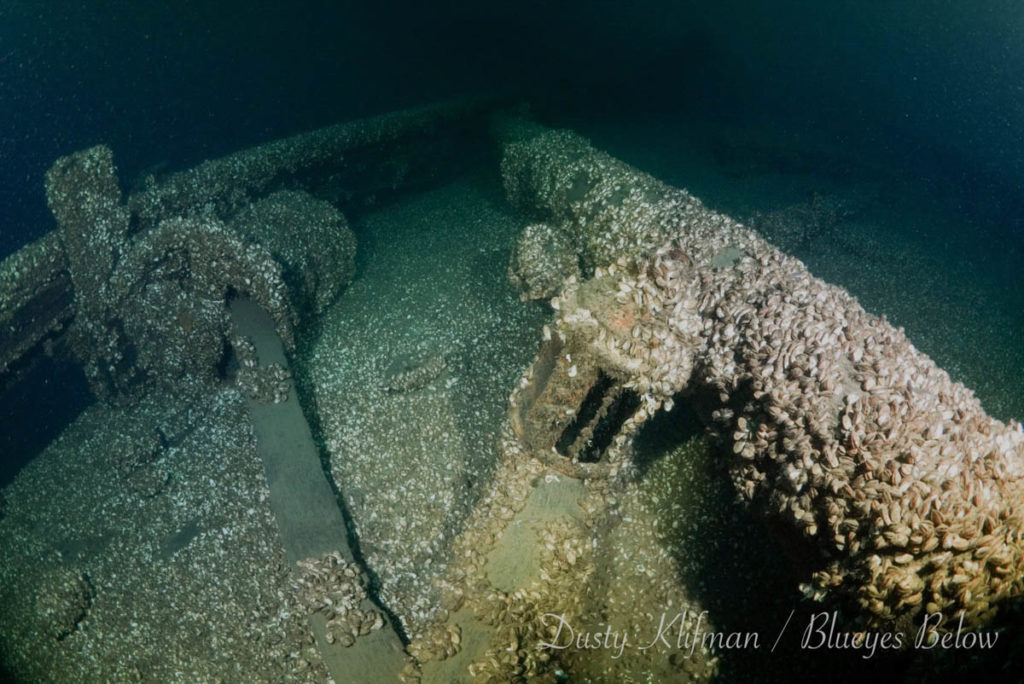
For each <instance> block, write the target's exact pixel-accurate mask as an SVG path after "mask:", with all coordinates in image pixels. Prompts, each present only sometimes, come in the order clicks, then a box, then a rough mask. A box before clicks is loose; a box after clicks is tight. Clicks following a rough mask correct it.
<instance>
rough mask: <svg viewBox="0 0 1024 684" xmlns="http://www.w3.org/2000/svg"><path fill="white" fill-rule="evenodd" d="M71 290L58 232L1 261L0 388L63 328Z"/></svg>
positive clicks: (69, 310) (68, 313)
mask: <svg viewBox="0 0 1024 684" xmlns="http://www.w3.org/2000/svg"><path fill="white" fill-rule="evenodd" d="M72 292H73V289H72V285H71V277H70V274H69V273H68V266H67V257H66V255H65V253H64V246H63V244H62V243H61V238H60V233H59V232H58V231H53V232H52V233H48V234H47V235H45V236H43V237H41V238H40V239H38V240H36V241H35V242H32V243H30V244H28V245H25V246H24V247H22V248H21V249H20V250H18V251H17V252H15V253H14V254H11V255H10V256H8V257H7V258H6V259H4V260H3V261H0V330H3V331H4V334H3V335H2V336H0V379H3V381H4V384H3V385H0V388H3V389H6V385H7V384H9V383H10V382H12V381H13V380H14V379H15V378H16V376H17V371H18V370H19V369H20V370H23V369H24V367H25V366H26V365H29V364H31V363H32V361H33V360H34V359H35V358H37V357H38V354H34V353H33V352H34V351H35V350H39V349H43V348H44V347H46V346H47V343H52V341H53V339H54V338H55V337H57V336H59V335H60V333H61V332H62V331H63V330H64V329H65V327H66V326H67V324H68V322H69V321H70V320H71V318H72V316H73V315H74V301H73V296H72Z"/></svg>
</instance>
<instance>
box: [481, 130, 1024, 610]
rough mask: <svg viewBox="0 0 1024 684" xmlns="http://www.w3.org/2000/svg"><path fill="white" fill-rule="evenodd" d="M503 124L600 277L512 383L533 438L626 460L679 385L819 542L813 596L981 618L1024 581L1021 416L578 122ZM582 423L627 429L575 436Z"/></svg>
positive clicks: (519, 181) (738, 465)
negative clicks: (632, 163)
mask: <svg viewBox="0 0 1024 684" xmlns="http://www.w3.org/2000/svg"><path fill="white" fill-rule="evenodd" d="M499 130H500V131H503V132H504V135H505V140H506V141H507V145H506V149H505V158H504V160H503V162H502V168H503V173H504V175H505V180H506V188H507V191H508V194H509V198H510V200H512V201H513V202H515V203H517V204H518V205H520V206H523V207H525V208H528V209H530V210H531V211H532V212H533V213H535V214H542V215H545V216H546V217H548V218H549V219H550V220H556V221H560V222H561V223H562V225H564V226H565V230H567V231H569V232H570V233H571V234H572V235H573V236H574V237H575V238H576V241H577V244H579V245H580V246H581V247H580V253H579V254H580V257H581V259H582V260H583V261H584V263H585V264H586V266H587V271H586V276H587V279H586V280H582V281H581V280H579V279H577V278H575V277H573V276H572V275H571V274H569V273H566V274H565V275H566V281H565V285H564V288H563V290H562V292H561V294H560V295H558V296H557V297H556V298H554V299H553V300H552V306H553V308H554V309H555V316H556V318H555V324H554V331H553V332H551V333H546V335H545V337H549V336H550V339H548V340H547V341H546V342H545V345H544V348H543V349H542V351H541V353H540V354H539V355H538V357H537V359H536V361H535V362H534V364H533V365H532V366H531V367H530V369H528V370H527V372H526V374H525V375H524V376H523V379H522V381H521V383H520V388H518V389H517V390H516V391H515V392H514V393H513V396H512V399H511V403H512V406H511V409H510V421H511V424H512V426H513V428H514V429H515V430H516V431H517V433H518V435H519V437H520V439H522V440H523V442H524V443H525V444H526V445H527V446H528V447H529V448H530V451H531V452H532V453H534V454H536V455H537V456H538V458H542V459H545V460H546V461H547V462H552V461H555V462H557V461H558V460H561V461H562V463H563V469H564V470H568V471H570V472H571V471H572V470H573V469H574V468H577V469H578V468H587V467H589V469H588V471H586V473H584V474H589V473H592V472H593V471H594V470H595V468H596V466H593V465H590V464H587V463H585V461H586V460H596V461H597V462H598V463H603V464H604V469H603V470H602V471H600V472H602V473H603V474H606V475H613V474H615V473H617V472H618V471H619V469H620V468H621V467H626V466H628V465H629V458H628V454H629V447H630V444H631V440H632V437H633V435H634V434H635V433H636V431H637V429H638V428H639V427H640V425H642V424H643V423H644V422H645V421H646V420H647V419H648V418H649V417H650V416H651V415H653V413H654V412H655V411H657V410H658V409H660V408H666V409H671V406H672V403H673V402H674V401H675V400H676V399H678V398H679V396H680V394H681V395H682V396H683V397H684V398H685V399H686V400H687V401H689V402H691V403H692V404H693V405H694V406H695V408H696V409H697V410H698V412H699V413H700V414H701V415H702V417H703V418H704V419H705V421H706V423H707V425H708V427H709V429H710V430H711V431H712V432H713V433H714V434H715V435H717V437H718V438H719V439H720V440H721V441H722V443H723V445H724V447H725V450H726V451H727V452H728V453H730V454H731V460H730V468H731V472H732V477H733V480H734V482H735V484H736V486H737V488H738V490H739V492H740V494H741V496H742V497H743V498H744V499H745V500H746V501H748V502H749V503H750V504H751V505H752V506H753V507H755V508H756V509H757V510H759V511H761V512H762V513H763V514H765V515H766V516H768V517H770V518H774V519H777V520H781V521H783V522H785V523H786V524H787V525H788V528H789V529H790V530H792V531H793V532H794V533H796V534H797V535H799V536H802V537H803V538H804V539H805V542H806V544H805V548H807V549H808V550H809V551H810V550H816V551H817V554H818V555H817V558H818V559H820V560H819V561H818V565H819V567H820V568H822V569H820V570H818V571H817V572H815V574H814V575H813V577H812V578H811V581H810V582H809V584H808V585H807V587H806V591H807V592H808V594H809V595H811V596H814V597H817V598H823V597H825V596H835V597H839V598H840V599H842V600H846V601H849V602H850V603H851V604H852V605H853V606H855V607H856V608H857V611H858V612H859V614H860V616H861V618H862V620H863V622H864V623H866V624H869V625H877V624H883V623H891V622H892V621H896V620H914V619H920V617H921V614H922V612H924V611H927V612H928V613H934V612H936V611H943V614H944V615H945V616H946V617H947V619H948V618H950V617H951V616H957V617H959V616H963V617H964V623H965V625H968V626H977V625H982V624H985V623H987V622H988V621H990V620H991V619H992V617H993V616H994V614H995V612H996V610H997V609H998V607H999V606H1000V604H1002V603H1003V602H1004V601H1006V600H1007V599H1010V598H1012V597H1017V596H1019V595H1020V594H1021V593H1022V592H1024V580H1022V579H1021V578H1022V576H1024V572H1022V571H1024V550H1022V544H1021V539H1022V538H1024V522H1022V518H1021V512H1020V502H1021V501H1024V432H1022V430H1021V425H1020V424H1019V423H1017V422H1013V421H1012V422H1011V423H1009V424H1004V423H1002V422H1000V421H997V420H994V419H992V418H990V417H989V416H987V415H986V414H985V412H984V411H983V409H982V408H981V405H980V404H979V402H978V401H977V399H976V398H975V397H974V396H973V394H972V393H971V392H970V390H968V389H966V388H965V387H963V386H962V385H960V384H959V383H955V382H953V381H952V380H951V379H950V378H949V376H948V375H947V374H946V373H945V372H943V371H942V370H940V369H939V368H937V367H936V366H935V364H934V363H933V362H932V361H931V360H930V359H928V358H927V357H926V356H925V355H924V354H922V353H920V352H919V351H917V350H916V349H915V348H914V347H913V346H912V345H911V344H910V342H909V341H908V340H907V339H906V337H905V336H904V334H903V332H902V331H901V330H897V329H895V328H894V327H893V326H891V325H890V324H889V323H888V322H886V321H885V319H884V317H883V318H878V317H875V316H872V315H870V314H868V313H866V312H865V311H864V310H863V309H862V308H861V307H860V305H859V304H858V303H857V301H856V300H855V299H854V298H853V297H851V296H850V295H849V294H848V293H846V292H845V291H843V290H842V289H840V288H837V287H834V286H830V285H827V284H826V283H824V282H822V281H820V280H818V279H816V278H814V277H812V276H811V275H810V274H809V273H808V272H807V270H806V268H805V267H804V266H803V264H801V263H800V262H799V261H797V260H796V259H793V258H791V257H789V256H786V255H785V254H783V253H781V252H780V251H779V250H777V249H775V248H774V247H772V246H771V245H770V244H768V243H767V242H765V241H764V240H763V239H762V238H760V237H759V236H758V235H757V234H756V233H754V232H753V231H750V230H748V229H746V228H744V227H743V226H741V225H740V224H738V223H736V222H735V221H733V220H731V219H729V218H728V217H725V216H723V215H721V214H717V213H715V212H712V211H710V210H708V209H706V208H704V207H703V206H702V205H701V204H700V202H699V201H697V200H696V199H694V198H693V197H691V196H690V195H689V194H688V193H686V192H684V191H681V190H675V189H672V188H668V187H667V186H664V185H663V184H661V183H659V182H658V181H655V180H654V179H652V178H650V177H648V176H646V175H645V174H642V173H640V172H638V171H636V170H635V169H632V168H630V167H629V166H627V165H625V164H623V163H621V162H618V161H616V160H613V159H611V158H610V157H609V156H608V155H606V154H604V153H601V152H598V151H597V150H594V149H593V148H592V147H590V146H589V145H588V144H587V142H586V141H585V140H583V139H582V138H579V137H578V136H575V135H573V134H571V133H568V132H564V131H545V130H541V129H538V128H537V127H536V126H535V125H530V124H520V123H517V122H514V121H513V122H508V121H506V122H504V124H503V125H502V126H501V127H499ZM726 253H728V254H730V255H732V256H730V258H729V259H724V258H723V257H722V255H724V254H726ZM626 392H632V393H633V394H634V395H635V396H636V397H637V398H638V400H639V401H638V402H637V403H636V407H635V409H634V410H633V411H632V413H631V414H630V415H628V416H627V417H625V418H624V419H623V418H621V417H618V418H614V419H613V418H611V417H609V412H608V410H607V409H606V405H607V400H606V397H607V396H608V395H611V394H618V395H621V394H622V393H626ZM581 422H582V423H583V425H582V427H579V425H580V423H581ZM574 429H575V430H576V431H577V433H578V434H579V435H582V436H583V437H587V440H588V442H589V443H591V444H593V443H594V442H595V439H594V438H593V437H592V436H590V435H591V434H597V433H598V432H599V431H601V430H605V431H607V432H610V433H612V434H613V437H612V438H611V439H610V440H609V439H607V438H606V439H605V442H606V444H602V446H603V447H604V450H603V451H601V452H600V453H597V454H595V453H594V451H593V449H591V450H590V451H587V450H586V449H579V448H578V447H575V446H574V447H571V448H568V449H567V448H566V444H567V443H569V442H570V441H572V442H573V444H575V443H576V441H578V439H580V438H582V437H580V438H577V440H570V439H569V438H568V437H567V435H569V436H570V437H571V432H572V431H573V430H574ZM588 430H590V431H591V432H589V433H588V432H587V431H588ZM584 456H586V458H584ZM577 474H579V473H577Z"/></svg>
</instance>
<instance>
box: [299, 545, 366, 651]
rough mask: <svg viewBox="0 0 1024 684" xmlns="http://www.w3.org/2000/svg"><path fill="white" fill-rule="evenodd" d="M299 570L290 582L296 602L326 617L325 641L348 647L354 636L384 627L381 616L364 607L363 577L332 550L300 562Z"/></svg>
mask: <svg viewBox="0 0 1024 684" xmlns="http://www.w3.org/2000/svg"><path fill="white" fill-rule="evenodd" d="M299 567H300V568H301V572H300V574H299V575H298V577H296V578H295V580H294V582H293V583H292V589H293V590H294V591H295V592H296V596H297V597H298V602H299V604H300V605H301V606H302V607H303V608H305V610H306V611H307V612H308V614H310V615H312V614H314V613H322V614H323V615H324V616H326V618H327V632H326V639H327V643H329V644H334V643H338V644H340V645H342V646H345V647H349V646H352V645H353V644H355V643H356V639H358V638H359V637H361V636H365V635H367V634H369V633H370V632H372V631H374V630H377V629H380V628H381V627H383V626H384V617H383V616H382V615H381V614H380V613H379V612H377V611H375V610H368V609H366V608H364V606H365V602H366V599H367V598H368V594H367V593H366V578H365V577H364V576H363V574H362V572H360V570H359V567H358V566H357V565H355V564H354V563H349V562H347V561H346V560H345V559H344V558H343V557H342V556H341V554H340V553H338V552H337V551H332V552H331V553H328V554H326V555H325V556H323V557H321V558H307V559H305V560H301V561H299Z"/></svg>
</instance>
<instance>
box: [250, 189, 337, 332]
mask: <svg viewBox="0 0 1024 684" xmlns="http://www.w3.org/2000/svg"><path fill="white" fill-rule="evenodd" d="M230 228H231V229H232V230H234V232H236V233H237V234H239V235H242V236H244V237H246V238H248V239H250V240H252V241H254V242H256V243H258V244H261V245H263V246H264V247H266V248H267V249H268V250H269V251H270V254H271V256H273V257H274V259H275V260H276V261H277V262H278V263H279V264H280V265H281V269H282V272H283V275H284V279H285V282H286V283H287V285H288V288H289V291H290V292H291V295H292V300H293V302H294V303H295V306H296V307H297V308H298V309H299V311H300V312H302V311H308V312H310V313H311V314H313V315H317V314H321V313H323V311H324V309H326V308H327V306H328V305H329V304H330V303H331V302H333V301H334V298H335V297H337V295H338V293H339V292H340V291H341V290H342V288H344V287H345V286H346V285H348V284H349V283H350V282H351V281H352V278H353V277H355V274H356V263H355V258H356V236H355V235H354V234H353V233H352V230H351V229H350V228H349V227H348V222H347V221H346V220H345V216H344V215H343V214H342V213H341V212H340V211H338V210H337V209H336V208H334V206H333V205H331V204H330V203H328V202H325V201H323V200H318V199H316V198H315V197H313V196H312V195H310V194H309V193H306V192H299V191H296V190H281V191H279V192H275V193H273V194H272V195H269V196H267V197H265V198H264V199H261V200H258V201H256V202H253V203H252V204H250V205H249V206H248V207H246V208H245V209H243V210H242V211H240V212H239V213H238V214H237V215H236V216H235V217H234V218H233V219H232V220H231V223H230ZM311 245H315V246H316V248H315V249H311V248H310V246H311Z"/></svg>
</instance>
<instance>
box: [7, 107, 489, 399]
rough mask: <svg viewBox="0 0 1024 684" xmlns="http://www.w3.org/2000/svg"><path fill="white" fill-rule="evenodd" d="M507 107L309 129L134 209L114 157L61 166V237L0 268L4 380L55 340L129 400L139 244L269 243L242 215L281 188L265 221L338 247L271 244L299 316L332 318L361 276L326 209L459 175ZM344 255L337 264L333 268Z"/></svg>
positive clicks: (440, 110) (340, 225)
mask: <svg viewBox="0 0 1024 684" xmlns="http://www.w3.org/2000/svg"><path fill="white" fill-rule="evenodd" d="M495 105H496V101H495V100H493V99H487V98H469V99H462V100H455V101H449V102H444V103H440V104H434V105H429V106H425V107H419V108H414V109H410V110H406V111H400V112H392V113H389V114H386V115H383V116H378V117H373V118H367V119H362V120H357V121H352V122H347V123H343V124H339V125H336V126H331V127H328V128H323V129H318V130H315V131H311V132H308V133H302V134H299V135H295V136H292V137H289V138H284V139H281V140H277V141H273V142H270V143H266V144H263V145H259V146H257V147H254V148H250V149H247V150H243V151H241V152H238V153H235V154H232V155H229V156H227V157H224V158H222V159H215V160H211V161H208V162H204V163H203V164H200V165H199V166H197V167H195V168H193V169H190V170H187V171H183V172H179V173H175V174H171V175H169V176H167V177H166V178H164V179H162V180H161V181H156V180H155V179H154V180H153V182H152V183H149V184H148V185H147V186H146V187H145V188H144V189H142V190H140V191H139V192H137V193H134V194H132V195H130V196H129V197H128V198H127V199H126V200H124V201H122V196H121V193H120V190H119V189H118V185H117V178H116V172H115V169H114V164H113V158H112V154H111V152H110V150H109V149H108V148H106V147H102V146H100V147H95V148H91V149H89V150H85V151H83V152H79V153H76V154H73V155H69V156H68V157H65V158H62V159H61V160H59V161H58V162H57V163H56V164H55V165H54V167H53V168H52V169H51V172H50V173H49V174H48V176H47V195H48V199H49V202H50V205H51V208H52V209H53V211H54V215H55V216H56V217H57V220H58V224H59V226H60V229H59V230H58V231H55V232H54V233H51V234H49V235H47V236H45V237H43V238H42V239H40V240H38V241H37V242H35V243H33V244H32V245H29V246H26V247H24V248H22V250H21V251H19V252H17V253H15V254H13V255H11V256H10V257H8V258H7V259H5V260H4V261H3V262H0V325H2V326H4V328H5V329H7V330H9V331H10V332H11V334H10V335H5V336H3V338H0V378H2V380H3V382H4V383H5V386H6V385H8V384H9V383H10V382H12V381H13V379H14V377H15V375H16V374H17V373H19V372H21V371H22V370H24V369H25V368H26V367H29V366H30V365H31V364H32V363H33V362H34V360H35V358H36V357H37V356H38V354H39V353H40V352H45V353H49V351H50V350H51V349H52V348H53V346H54V343H57V344H58V345H59V351H61V352H66V351H70V352H71V353H72V355H74V356H77V357H79V358H80V359H81V360H82V361H83V362H84V363H85V365H86V374H87V377H88V379H89V381H90V384H91V386H92V388H93V390H94V393H95V394H97V396H100V397H103V398H110V397H113V396H116V395H117V394H118V393H120V392H123V391H125V390H126V389H127V388H128V387H129V386H130V385H131V384H132V380H131V376H133V375H134V373H133V370H132V368H131V366H132V362H131V357H132V354H133V348H132V345H131V344H130V341H129V340H126V339H125V338H124V335H123V334H121V332H120V331H119V330H118V325H119V321H118V319H119V318H120V316H119V313H120V312H119V309H118V308H117V307H118V306H119V305H120V304H123V302H117V301H114V300H113V299H112V297H115V293H111V292H109V291H108V288H107V287H105V284H106V283H107V280H108V279H109V278H111V277H112V276H113V273H114V271H115V269H120V268H121V267H122V265H123V262H124V260H125V259H126V258H131V255H130V252H131V251H132V248H133V244H134V243H135V242H137V241H138V240H140V239H142V238H144V236H145V235H147V234H148V233H150V232H153V231H154V230H156V229H157V228H158V226H159V225H160V224H161V222H163V221H165V220H168V219H181V218H186V219H190V220H192V221H193V222H194V223H191V224H189V225H199V224H202V225H207V226H212V225H217V224H218V223H222V224H230V225H231V229H237V230H239V231H240V234H241V236H242V237H243V238H244V239H245V240H246V241H248V240H253V239H255V240H256V241H258V242H261V241H263V240H269V239H270V238H268V235H269V234H270V231H269V228H270V226H269V223H273V220H270V221H269V223H268V224H267V226H265V228H267V229H265V230H261V229H260V227H259V225H252V226H243V225H238V224H237V223H236V222H234V221H233V219H235V217H236V215H237V214H238V213H239V212H241V211H243V210H246V209H247V208H248V207H249V206H250V204H253V203H258V202H259V201H260V200H261V199H264V198H267V199H269V198H268V197H267V196H268V195H273V194H274V193H278V192H281V191H284V192H285V194H284V195H277V196H276V197H275V199H274V200H270V203H269V204H267V205H262V206H263V211H264V218H267V216H266V214H267V213H270V214H273V215H275V216H278V217H279V218H280V217H282V216H283V215H284V214H286V213H288V212H289V211H294V212H297V215H302V216H304V217H305V218H304V219H303V220H304V221H305V224H304V225H302V226H299V227H296V230H298V231H299V232H300V233H301V234H302V237H303V238H310V237H316V238H318V239H319V238H323V239H325V240H329V239H337V240H338V243H337V244H328V243H326V242H319V241H314V242H313V243H308V242H304V241H303V240H294V241H293V242H292V243H289V244H288V245H283V244H282V243H280V242H278V243H275V244H268V245H267V247H269V248H270V251H271V253H272V254H273V257H274V258H275V260H277V259H279V260H280V261H281V262H282V263H281V264H280V265H281V266H283V267H284V272H285V279H286V281H287V282H288V285H289V286H290V287H291V288H292V292H291V293H290V296H291V298H292V300H293V304H292V306H296V307H298V308H300V309H302V308H306V307H307V305H308V306H309V307H312V308H311V310H314V311H316V310H322V307H323V306H325V305H326V302H329V301H330V299H331V298H332V297H333V295H334V294H336V292H337V289H338V288H339V287H342V286H344V284H345V283H347V282H348V281H349V280H350V279H351V277H352V274H353V273H354V269H353V266H352V262H351V256H350V252H352V251H353V250H354V247H353V244H352V236H351V234H350V232H349V231H348V229H347V227H346V223H345V219H344V217H343V216H342V215H341V214H339V213H337V210H334V211H332V212H330V216H328V211H327V209H328V207H326V205H323V204H318V203H317V202H318V201H319V200H327V201H330V202H332V203H334V204H336V205H346V206H347V205H349V204H352V205H354V206H357V207H358V206H362V205H363V204H372V203H374V202H375V201H376V200H377V197H378V196H379V195H383V194H387V193H394V192H395V191H396V190H397V189H398V188H402V187H406V186H408V185H411V184H417V183H424V182H429V181H430V180H431V179H433V178H434V177H435V176H437V175H438V173H440V171H441V170H442V169H448V168H459V167H460V165H462V164H465V163H466V159H469V158H471V157H472V155H466V154H465V151H466V150H465V149H464V146H463V145H462V143H468V144H469V147H472V146H473V145H474V144H475V143H474V141H476V144H477V146H478V147H482V145H479V144H478V143H479V141H480V140H482V138H483V136H481V135H480V132H481V131H482V130H483V129H484V126H485V117H486V116H487V115H488V114H489V112H490V111H491V110H492V109H493V107H494V106H495ZM459 155H461V156H459ZM381 159H385V160H386V161H385V162H384V163H382V162H381ZM293 192H294V193H297V194H291V193H293ZM298 193H308V195H311V196H312V197H316V198H317V199H316V200H314V199H312V197H309V196H305V195H300V194H298ZM300 197H301V198H302V199H301V201H300V200H299V198H300ZM259 213H260V209H256V210H255V213H254V214H251V216H252V217H254V218H258V215H259ZM296 246H297V247H299V248H305V252H304V253H302V254H299V252H298V251H296V249H295V247H296ZM68 251H71V252H74V253H75V254H74V255H69V254H68V253H67V252H68ZM333 257H339V261H337V262H336V263H335V264H333V265H332V266H331V267H330V268H329V267H328V266H329V263H328V259H329V258H333ZM310 266H312V271H309V270H307V269H308V267H310ZM335 269H336V270H335ZM73 273H74V274H77V275H72V274H73ZM243 282H244V281H243ZM238 289H243V288H238ZM294 313H300V312H298V311H296V312H294ZM72 318H74V320H75V325H73V326H70V328H71V329H74V330H77V331H78V333H77V334H74V335H65V334H64V333H65V332H66V331H67V330H68V329H69V327H68V323H69V322H70V321H71V320H72ZM67 338H71V339H67ZM65 342H67V343H68V344H67V345H66V346H65V344H64V343H65ZM126 378H127V380H126Z"/></svg>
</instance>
